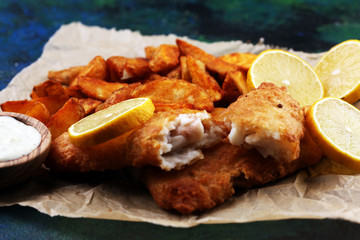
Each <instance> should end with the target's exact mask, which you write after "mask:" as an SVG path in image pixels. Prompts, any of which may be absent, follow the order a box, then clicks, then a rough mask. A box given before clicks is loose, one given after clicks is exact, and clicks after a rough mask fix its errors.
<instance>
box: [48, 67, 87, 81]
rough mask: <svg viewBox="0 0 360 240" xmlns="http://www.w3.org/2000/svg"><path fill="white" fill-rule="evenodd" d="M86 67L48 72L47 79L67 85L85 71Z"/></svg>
mask: <svg viewBox="0 0 360 240" xmlns="http://www.w3.org/2000/svg"><path fill="white" fill-rule="evenodd" d="M85 68H86V66H75V67H70V68H67V69H64V70H59V71H49V72H48V79H49V80H54V81H57V82H59V83H61V84H64V85H69V84H70V83H71V81H72V80H74V79H75V78H76V77H77V76H78V75H79V73H80V72H82V71H83V70H85Z"/></svg>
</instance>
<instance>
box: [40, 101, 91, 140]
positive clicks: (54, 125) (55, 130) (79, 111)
mask: <svg viewBox="0 0 360 240" xmlns="http://www.w3.org/2000/svg"><path fill="white" fill-rule="evenodd" d="M84 116H85V110H84V108H83V106H82V105H81V103H80V102H79V101H78V100H77V99H76V98H70V99H69V100H68V101H67V102H66V103H65V104H64V106H63V107H62V108H61V109H59V111H57V112H56V113H55V114H53V115H52V116H51V117H50V118H49V120H48V121H47V123H46V126H47V127H48V128H49V130H50V132H51V137H52V139H53V140H54V139H55V138H57V137H58V136H60V135H61V134H62V133H64V132H66V131H67V130H68V128H69V127H70V126H71V125H72V124H74V123H75V122H77V121H79V120H80V119H82V118H83V117H84Z"/></svg>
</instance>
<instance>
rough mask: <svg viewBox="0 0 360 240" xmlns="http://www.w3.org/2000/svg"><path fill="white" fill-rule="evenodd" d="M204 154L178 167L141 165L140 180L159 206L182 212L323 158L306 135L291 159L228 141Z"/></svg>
mask: <svg viewBox="0 0 360 240" xmlns="http://www.w3.org/2000/svg"><path fill="white" fill-rule="evenodd" d="M204 155H205V157H204V158H203V159H201V160H199V161H197V162H195V163H194V164H192V165H190V166H187V167H186V168H184V169H181V170H173V171H170V172H167V171H163V170H161V169H159V168H155V167H149V168H144V170H143V174H142V181H143V182H144V183H145V185H146V187H147V188H148V189H149V191H150V194H151V195H152V197H153V199H154V200H155V202H156V203H157V204H158V205H159V206H160V207H161V208H164V209H167V210H176V211H177V212H179V213H181V214H191V213H193V212H199V211H203V210H208V209H211V208H213V207H215V206H217V205H219V204H221V203H223V202H224V201H225V200H227V199H229V198H230V197H231V196H232V195H233V194H234V193H235V188H243V189H248V188H251V187H254V186H261V185H263V184H266V183H269V182H273V181H275V180H279V179H281V178H283V177H285V176H287V175H289V174H292V173H294V172H295V171H297V170H299V169H301V168H304V167H306V166H311V165H313V164H316V163H317V162H319V161H320V160H321V157H322V153H321V151H320V149H319V148H318V146H317V145H316V144H315V142H314V141H313V140H312V139H311V137H310V136H309V135H305V137H304V138H303V140H302V141H301V152H300V157H299V158H297V159H295V160H294V161H291V162H289V161H277V160H275V159H274V158H272V157H267V158H264V157H263V156H262V155H261V154H260V153H259V152H258V151H257V150H256V149H250V150H249V149H245V148H244V147H239V146H235V145H232V144H230V143H229V142H227V141H223V142H222V143H220V144H218V145H216V146H215V147H213V148H211V149H207V150H205V151H204Z"/></svg>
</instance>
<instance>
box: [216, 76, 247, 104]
mask: <svg viewBox="0 0 360 240" xmlns="http://www.w3.org/2000/svg"><path fill="white" fill-rule="evenodd" d="M222 89H223V90H224V92H225V94H224V100H225V102H227V103H232V102H234V101H236V99H237V98H238V97H239V96H240V95H242V94H246V93H247V92H248V90H247V85H246V74H245V73H244V72H243V71H236V72H229V73H228V74H227V75H226V77H225V80H224V82H223V84H222Z"/></svg>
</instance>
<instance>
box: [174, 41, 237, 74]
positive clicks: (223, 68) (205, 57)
mask: <svg viewBox="0 0 360 240" xmlns="http://www.w3.org/2000/svg"><path fill="white" fill-rule="evenodd" d="M176 44H177V46H178V47H179V50H180V54H181V55H184V56H192V57H193V58H195V59H197V60H200V61H202V62H203V63H204V64H205V66H206V68H207V70H209V71H210V72H211V73H216V74H217V75H218V76H219V78H220V79H221V80H223V79H225V76H226V74H227V73H228V72H234V71H237V70H240V69H241V68H240V67H239V66H237V65H235V64H230V63H227V62H225V61H223V60H221V59H219V58H216V57H215V56H213V55H211V54H209V53H207V52H205V51H203V50H202V49H200V48H198V47H196V46H194V45H192V44H190V43H188V42H185V41H183V40H180V39H176Z"/></svg>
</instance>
